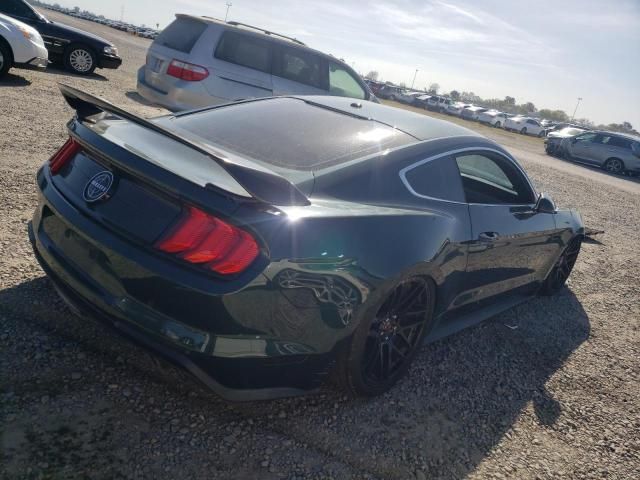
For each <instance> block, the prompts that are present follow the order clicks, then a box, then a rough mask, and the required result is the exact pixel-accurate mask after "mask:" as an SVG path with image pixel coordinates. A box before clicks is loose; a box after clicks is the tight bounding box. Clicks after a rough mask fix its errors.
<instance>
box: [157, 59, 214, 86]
mask: <svg viewBox="0 0 640 480" xmlns="http://www.w3.org/2000/svg"><path fill="white" fill-rule="evenodd" d="M167 75H171V76H172V77H176V78H179V79H181V80H186V81H187V82H199V81H200V80H204V79H205V78H207V77H208V76H209V70H207V69H206V68H204V67H201V66H200V65H194V64H193V63H187V62H181V61H180V60H171V63H170V64H169V67H168V68H167Z"/></svg>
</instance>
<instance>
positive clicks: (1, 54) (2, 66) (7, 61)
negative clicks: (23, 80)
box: [0, 39, 13, 78]
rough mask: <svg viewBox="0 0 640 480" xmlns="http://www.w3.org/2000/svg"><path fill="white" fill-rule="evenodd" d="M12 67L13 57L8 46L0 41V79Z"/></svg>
mask: <svg viewBox="0 0 640 480" xmlns="http://www.w3.org/2000/svg"><path fill="white" fill-rule="evenodd" d="M12 65H13V55H12V54H11V50H10V49H9V46H8V45H5V43H4V42H3V41H2V40H1V39H0V78H2V77H4V76H5V75H6V74H7V72H8V71H9V69H10V68H11V66H12Z"/></svg>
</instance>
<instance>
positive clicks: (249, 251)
mask: <svg viewBox="0 0 640 480" xmlns="http://www.w3.org/2000/svg"><path fill="white" fill-rule="evenodd" d="M156 248H158V249H159V250H162V251H163V252H166V253H172V254H176V255H177V256H178V257H180V258H181V259H182V260H185V261H187V262H189V263H196V264H201V265H203V266H204V267H205V268H208V269H211V270H213V271H215V272H218V273H222V274H226V275H228V274H232V273H239V272H242V271H243V270H245V269H246V268H247V267H248V266H249V265H251V263H252V262H253V261H254V260H255V259H256V257H257V256H258V251H259V249H258V244H257V243H256V241H255V240H254V238H253V237H252V236H251V235H249V234H248V233H247V232H245V231H244V230H240V229H239V228H237V227H234V226H233V225H230V224H228V223H226V222H223V221H222V220H220V219H219V218H216V217H214V216H212V215H209V214H207V213H205V212H203V211H202V210H199V209H197V208H195V207H188V208H187V210H186V214H185V215H183V216H182V218H181V219H180V220H179V222H178V224H177V225H176V226H175V227H174V228H173V229H172V230H171V231H170V232H169V233H168V234H167V235H165V236H164V237H163V238H161V239H160V241H159V242H158V243H157V244H156Z"/></svg>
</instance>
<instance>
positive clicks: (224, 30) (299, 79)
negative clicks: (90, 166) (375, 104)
mask: <svg viewBox="0 0 640 480" xmlns="http://www.w3.org/2000/svg"><path fill="white" fill-rule="evenodd" d="M138 93H139V94H140V95H141V96H142V97H144V98H145V99H147V100H149V101H150V102H152V103H156V104H159V105H162V106H164V107H166V108H168V109H170V110H173V111H178V110H189V109H193V108H199V107H206V106H209V105H215V104H220V103H228V102H232V101H236V100H244V99H249V98H258V97H269V96H277V95H289V94H294V95H336V96H341V97H352V98H356V99H360V100H372V101H377V99H376V98H375V96H374V95H373V93H371V91H370V90H369V88H368V87H367V86H366V84H365V83H364V81H363V80H362V79H361V78H360V76H359V75H358V74H357V73H356V72H354V71H353V69H352V68H350V67H349V66H348V65H346V64H345V63H344V62H342V61H340V60H338V59H336V58H334V57H332V56H330V55H326V54H324V53H321V52H318V51H316V50H313V49H311V48H309V47H307V46H306V45H305V44H304V43H302V42H300V41H299V40H296V39H294V38H290V37H286V36H284V35H279V34H276V33H273V32H269V31H266V30H262V29H259V28H257V27H253V26H251V25H246V24H242V23H238V22H222V21H220V20H215V19H212V18H207V17H198V16H192V15H184V14H178V15H176V19H175V20H174V21H173V22H172V23H171V24H170V25H169V26H168V27H167V28H165V29H164V30H163V31H162V33H161V34H160V35H159V36H158V38H156V39H155V40H154V42H153V43H152V44H151V47H150V48H149V52H148V53H147V61H146V64H145V65H143V66H142V67H141V68H140V69H139V70H138Z"/></svg>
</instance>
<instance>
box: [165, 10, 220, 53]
mask: <svg viewBox="0 0 640 480" xmlns="http://www.w3.org/2000/svg"><path fill="white" fill-rule="evenodd" d="M206 28H207V24H206V23H204V22H201V21H200V20H196V19H195V18H185V17H179V18H176V19H175V20H174V21H173V22H172V23H171V24H170V25H169V26H168V27H167V28H165V29H164V30H163V31H162V33H161V34H160V35H158V38H156V41H155V42H154V43H155V44H157V45H162V46H163V47H167V48H171V49H173V50H178V51H179V52H182V53H190V52H191V50H192V49H193V46H194V45H195V44H196V42H197V41H198V39H199V38H200V35H202V33H203V32H204V31H205V29H206Z"/></svg>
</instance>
